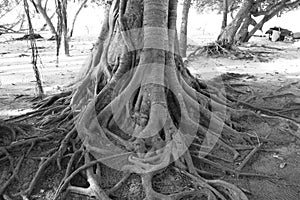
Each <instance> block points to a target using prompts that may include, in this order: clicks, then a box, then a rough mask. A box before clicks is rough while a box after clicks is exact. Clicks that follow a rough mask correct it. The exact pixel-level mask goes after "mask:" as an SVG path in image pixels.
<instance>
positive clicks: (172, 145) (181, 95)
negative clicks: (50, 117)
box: [58, 0, 247, 200]
mask: <svg viewBox="0 0 300 200" xmlns="http://www.w3.org/2000/svg"><path fill="white" fill-rule="evenodd" d="M176 18H177V1H176V0H162V1H157V0H114V1H112V2H111V5H110V6H109V10H108V11H107V14H106V20H105V22H104V24H103V28H102V30H101V33H100V36H99V40H98V42H97V43H96V45H95V47H94V49H93V51H92V54H91V56H90V59H89V62H88V63H87V65H86V69H85V70H84V73H83V74H82V78H81V79H80V84H79V85H78V87H77V88H76V91H75V92H74V94H73V97H72V100H71V106H72V110H73V111H74V112H78V111H81V112H80V114H79V116H78V118H77V119H78V120H77V121H76V130H77V132H78V136H79V138H80V140H81V141H82V142H83V145H84V147H85V150H86V151H87V152H88V153H89V154H88V155H87V156H86V159H85V161H86V163H87V164H88V163H90V162H91V161H90V159H89V155H91V156H92V157H93V158H94V159H96V160H99V161H101V165H106V166H109V167H110V168H113V169H115V170H119V171H124V172H127V173H130V174H131V173H134V174H139V175H140V177H141V184H142V186H143V191H144V194H143V197H139V198H138V199H161V200H164V199H167V200H173V199H174V200H177V199H182V198H184V197H185V196H189V195H194V196H198V197H200V196H202V195H203V193H202V192H204V193H205V194H206V195H209V197H210V198H211V199H217V198H220V199H223V200H225V199H226V198H225V197H224V196H223V195H222V194H221V193H220V192H217V189H214V187H216V188H218V189H221V190H222V193H223V194H224V193H225V194H224V195H225V196H226V197H230V199H232V200H233V199H235V200H246V199H247V197H246V196H245V195H244V194H243V193H242V192H241V190H239V189H238V188H237V187H235V186H234V185H231V184H229V183H226V182H224V181H219V180H214V181H213V182H211V183H210V181H207V182H206V181H203V179H202V178H200V177H199V175H198V174H197V172H196V168H198V167H199V166H195V165H194V164H193V161H192V159H197V156H192V155H191V153H190V151H189V147H190V145H191V143H192V142H195V141H196V140H197V141H198V140H200V141H201V142H203V143H202V144H203V145H205V146H206V148H207V147H211V148H213V146H214V145H215V144H218V145H220V146H222V148H225V149H228V150H229V151H230V153H232V155H234V156H233V157H234V158H236V157H237V155H238V153H237V151H235V150H234V149H232V148H231V147H229V146H228V145H227V144H225V143H224V142H221V141H220V140H218V137H226V138H230V139H231V141H232V142H233V141H237V140H240V139H241V138H242V137H241V136H239V134H232V133H235V130H233V129H231V128H230V127H229V126H228V125H225V124H224V119H225V118H224V117H225V116H226V115H227V114H228V113H227V112H226V106H225V103H224V101H223V100H221V99H222V97H220V99H219V100H217V98H216V100H213V99H210V97H211V95H210V94H209V90H211V88H210V89H209V88H208V87H207V86H206V84H204V83H203V82H201V81H199V80H198V79H196V78H194V77H193V76H192V75H191V74H190V73H189V71H188V70H187V69H186V68H185V67H184V66H183V61H182V58H181V56H180V52H179V51H180V50H179V42H178V39H177V32H176ZM226 119H227V117H226ZM197 138H198V139H197ZM200 138H201V139H200ZM200 146H201V145H200ZM196 150H197V151H198V150H200V149H197V148H196ZM234 158H233V159H234ZM173 162H174V165H175V166H177V167H179V168H180V169H182V170H184V171H187V173H188V174H190V176H191V177H193V178H194V179H195V180H197V181H196V182H197V183H198V184H201V187H199V185H198V186H197V184H195V185H194V189H193V190H192V191H188V192H186V191H184V192H179V193H176V194H170V195H166V194H162V193H159V192H156V191H154V189H153V188H152V187H153V186H152V177H153V176H154V175H155V174H156V173H158V172H159V171H160V170H162V169H164V168H167V167H168V166H169V165H170V164H171V163H173ZM99 170H101V169H98V170H92V169H91V170H87V174H86V175H87V181H88V182H89V188H79V187H77V186H71V187H69V190H70V191H72V192H77V193H81V194H83V193H85V194H86V195H89V196H94V197H96V199H109V196H110V195H112V196H113V195H114V194H113V193H109V194H105V192H104V191H103V190H102V189H101V188H100V187H99V186H98V185H97V179H96V177H97V176H99V175H100V174H98V175H96V174H95V171H96V172H97V171H99ZM124 179H126V177H124ZM66 183H68V182H66V181H64V182H63V184H62V186H61V187H60V188H59V189H58V193H59V192H60V191H62V190H64V189H65V188H64V187H65V186H66ZM226 191H228V192H226Z"/></svg>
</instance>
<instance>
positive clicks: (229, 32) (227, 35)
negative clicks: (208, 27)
mask: <svg viewBox="0 0 300 200" xmlns="http://www.w3.org/2000/svg"><path fill="white" fill-rule="evenodd" d="M252 6H253V0H244V1H243V4H242V6H241V8H240V10H239V12H238V13H237V15H236V16H235V18H234V19H233V20H232V22H231V23H230V24H229V25H228V26H227V27H226V28H225V29H224V30H223V31H222V32H221V34H220V35H219V36H218V41H220V42H221V43H222V44H226V45H228V46H231V45H233V44H234V42H235V41H234V37H235V34H236V33H237V31H238V30H239V28H240V26H241V24H242V22H243V20H244V19H245V18H246V17H247V15H248V13H250V11H251V8H252Z"/></svg>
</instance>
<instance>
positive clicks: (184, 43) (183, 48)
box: [179, 0, 192, 57]
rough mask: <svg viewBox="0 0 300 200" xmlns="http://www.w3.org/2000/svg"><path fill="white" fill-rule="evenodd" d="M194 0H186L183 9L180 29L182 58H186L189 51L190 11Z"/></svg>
mask: <svg viewBox="0 0 300 200" xmlns="http://www.w3.org/2000/svg"><path fill="white" fill-rule="evenodd" d="M191 1H192V0H184V2H183V8H182V19H181V27H180V40H179V44H180V54H181V56H182V57H186V49H187V27H188V19H189V18H188V16H189V9H190V6H191Z"/></svg>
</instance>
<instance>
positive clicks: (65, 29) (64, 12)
mask: <svg viewBox="0 0 300 200" xmlns="http://www.w3.org/2000/svg"><path fill="white" fill-rule="evenodd" d="M67 3H68V0H62V9H61V12H62V34H63V43H64V53H65V55H66V56H70V47H69V40H70V38H69V34H68V16H67V6H68V4H67Z"/></svg>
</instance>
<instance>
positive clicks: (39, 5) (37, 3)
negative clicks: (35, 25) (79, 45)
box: [34, 0, 57, 36]
mask: <svg viewBox="0 0 300 200" xmlns="http://www.w3.org/2000/svg"><path fill="white" fill-rule="evenodd" d="M34 3H35V6H36V8H37V10H38V11H39V13H41V14H42V16H43V18H44V19H45V21H46V23H47V25H48V26H49V27H50V30H51V32H52V34H53V35H55V36H56V35H57V32H56V30H55V28H54V25H53V23H52V21H51V18H50V17H49V16H48V14H47V12H46V10H45V9H44V8H43V7H42V3H41V0H34Z"/></svg>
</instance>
